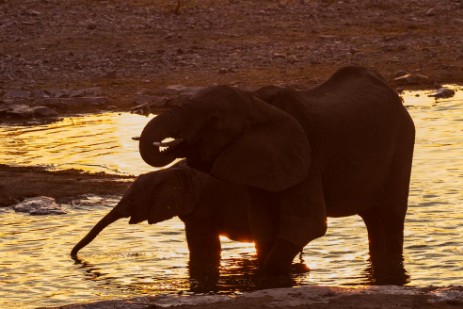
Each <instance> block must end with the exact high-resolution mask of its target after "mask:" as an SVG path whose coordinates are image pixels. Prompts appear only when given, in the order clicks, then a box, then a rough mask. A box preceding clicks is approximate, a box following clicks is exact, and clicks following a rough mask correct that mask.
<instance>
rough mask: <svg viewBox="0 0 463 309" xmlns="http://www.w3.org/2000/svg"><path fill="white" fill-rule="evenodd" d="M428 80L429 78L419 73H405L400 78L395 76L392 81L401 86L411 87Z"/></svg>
mask: <svg viewBox="0 0 463 309" xmlns="http://www.w3.org/2000/svg"><path fill="white" fill-rule="evenodd" d="M428 80H429V77H428V76H426V75H423V74H419V73H415V74H412V73H406V74H405V75H402V76H397V77H396V78H394V81H396V82H399V83H400V84H402V85H413V84H418V83H420V82H426V81H428Z"/></svg>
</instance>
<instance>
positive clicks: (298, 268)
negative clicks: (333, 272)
mask: <svg viewBox="0 0 463 309" xmlns="http://www.w3.org/2000/svg"><path fill="white" fill-rule="evenodd" d="M291 272H292V273H293V274H305V273H308V272H310V267H309V266H307V265H306V264H304V263H295V264H293V265H291Z"/></svg>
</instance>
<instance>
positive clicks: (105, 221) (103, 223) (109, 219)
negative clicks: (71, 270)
mask: <svg viewBox="0 0 463 309" xmlns="http://www.w3.org/2000/svg"><path fill="white" fill-rule="evenodd" d="M123 217H124V216H121V214H120V213H117V212H115V211H114V209H113V210H111V211H110V212H109V213H108V214H107V215H106V216H104V217H103V218H102V219H101V220H100V221H99V222H98V223H97V224H96V225H95V226H94V227H93V228H92V229H91V230H90V232H88V234H87V235H86V236H85V237H84V238H82V240H81V241H79V242H78V243H77V244H76V245H75V246H74V248H72V251H71V257H72V258H73V259H77V252H79V250H80V249H82V248H83V247H85V246H86V245H88V244H89V243H90V242H91V241H92V240H93V239H95V237H96V236H97V235H98V234H99V233H100V232H101V231H102V230H103V229H104V228H105V227H107V226H108V225H110V224H111V223H113V222H114V221H116V220H119V219H121V218H123Z"/></svg>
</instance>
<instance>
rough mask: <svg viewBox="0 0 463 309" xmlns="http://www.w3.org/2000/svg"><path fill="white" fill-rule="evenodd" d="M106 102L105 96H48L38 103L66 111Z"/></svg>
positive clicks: (96, 105) (100, 104) (98, 105)
mask: <svg viewBox="0 0 463 309" xmlns="http://www.w3.org/2000/svg"><path fill="white" fill-rule="evenodd" d="M107 102H108V99H107V98H106V97H76V98H61V99H56V98H49V99H44V100H41V101H40V103H41V104H43V105H45V106H47V107H51V108H55V109H58V110H67V111H79V110H82V109H85V108H89V107H100V106H102V105H105V104H106V103H107Z"/></svg>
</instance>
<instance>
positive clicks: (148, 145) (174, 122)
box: [139, 111, 182, 167]
mask: <svg viewBox="0 0 463 309" xmlns="http://www.w3.org/2000/svg"><path fill="white" fill-rule="evenodd" d="M181 127H182V121H181V117H180V115H179V114H178V113H177V112H175V111H172V112H168V113H164V114H162V115H159V116H157V117H156V118H154V119H152V120H151V121H150V122H148V124H147V125H146V126H145V128H144V129H143V131H142V133H141V136H140V142H139V150H140V155H141V157H142V158H143V160H144V161H145V162H146V163H148V164H149V165H151V166H155V167H163V166H166V165H167V164H169V163H171V162H172V161H174V160H175V159H176V158H177V157H178V151H177V149H174V148H176V146H178V143H177V144H176V143H171V144H170V147H169V144H168V143H167V144H166V143H163V141H164V139H166V138H174V139H175V138H178V137H179V131H180V129H181ZM173 145H175V147H174V146H173Z"/></svg>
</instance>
